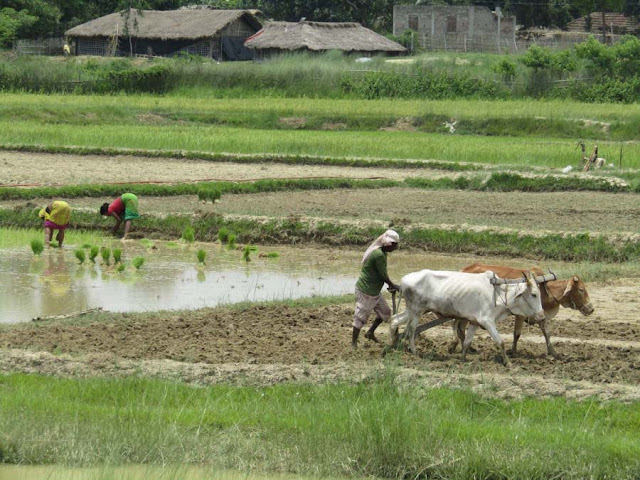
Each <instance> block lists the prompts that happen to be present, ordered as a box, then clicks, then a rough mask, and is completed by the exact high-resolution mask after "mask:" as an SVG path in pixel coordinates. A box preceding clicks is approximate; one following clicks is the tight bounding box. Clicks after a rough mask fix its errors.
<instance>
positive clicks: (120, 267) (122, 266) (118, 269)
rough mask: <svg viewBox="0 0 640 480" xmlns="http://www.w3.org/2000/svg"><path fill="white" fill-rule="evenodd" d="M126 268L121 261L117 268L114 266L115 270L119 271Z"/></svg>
mask: <svg viewBox="0 0 640 480" xmlns="http://www.w3.org/2000/svg"><path fill="white" fill-rule="evenodd" d="M126 268H127V267H126V266H125V264H124V263H121V264H120V265H118V268H116V271H117V272H120V273H121V272H124V271H125V270H126Z"/></svg>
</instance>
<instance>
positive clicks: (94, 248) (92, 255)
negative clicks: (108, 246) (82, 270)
mask: <svg viewBox="0 0 640 480" xmlns="http://www.w3.org/2000/svg"><path fill="white" fill-rule="evenodd" d="M99 253H100V247H98V246H97V245H93V246H92V247H91V250H89V260H91V263H96V257H97V256H98V254H99Z"/></svg>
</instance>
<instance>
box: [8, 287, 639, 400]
mask: <svg viewBox="0 0 640 480" xmlns="http://www.w3.org/2000/svg"><path fill="white" fill-rule="evenodd" d="M636 289H637V287H636V285H635V283H633V281H632V280H627V281H621V282H616V284H615V285H597V284H594V285H590V294H591V298H592V302H593V303H594V306H595V307H596V311H595V313H594V314H593V315H591V316H589V317H584V316H582V315H581V314H579V313H578V312H576V311H573V310H570V309H562V310H561V312H560V314H559V315H558V317H557V318H556V320H555V321H554V322H553V326H552V331H553V337H554V343H555V346H556V349H557V351H558V352H559V353H560V355H561V358H559V359H554V358H552V357H549V356H547V355H546V347H545V345H544V341H543V338H542V335H541V333H540V331H539V329H538V328H537V327H525V330H524V332H523V336H522V337H521V339H520V342H519V352H518V354H517V355H516V356H514V357H513V359H512V366H511V367H510V368H508V369H507V368H505V367H504V366H502V365H501V364H500V363H499V362H498V357H497V355H496V349H495V346H494V344H493V343H492V341H491V339H490V338H489V336H488V335H487V334H486V333H485V332H478V334H477V335H476V338H475V340H474V347H476V348H477V349H478V353H477V354H472V355H470V356H469V357H468V361H467V362H466V363H462V362H461V360H460V354H459V352H457V353H454V354H450V353H448V351H447V346H448V342H449V340H450V338H451V330H450V327H449V326H447V325H444V326H440V327H436V328H434V329H432V330H429V331H427V332H425V333H423V334H421V336H420V338H419V339H418V341H417V349H418V353H419V355H418V356H417V357H414V356H412V355H410V354H408V353H397V354H392V355H391V356H387V357H386V358H383V345H381V344H376V343H373V342H371V341H367V340H365V339H361V341H360V345H359V348H358V349H357V350H356V351H352V349H351V347H350V338H351V319H352V314H353V306H352V305H350V304H339V305H333V306H326V307H314V308H303V307H286V306H275V305H272V306H265V305H256V306H253V307H250V308H245V309H228V308H217V309H207V310H200V311H195V312H159V313H152V314H109V313H103V314H99V315H98V316H97V317H95V318H90V319H87V320H82V319H76V320H74V319H71V320H56V321H49V322H43V323H35V324H30V325H26V326H25V325H23V326H8V327H3V328H2V329H1V330H0V369H1V370H4V371H26V372H33V371H35V372H40V373H47V374H53V375H57V374H61V375H124V374H132V373H142V374H145V375H152V376H158V377H162V378H181V379H183V380H186V381H190V382H195V383H216V382H229V381H231V382H234V383H241V384H272V383H276V382H281V381H313V382H326V381H337V380H347V381H350V380H359V379H362V378H363V377H365V376H368V375H376V374H379V373H380V372H381V371H383V370H384V369H385V368H390V367H389V365H395V366H394V367H392V368H394V369H396V370H395V373H394V374H395V375H398V376H399V378H404V379H405V380H407V381H411V382H412V383H414V382H419V384H422V385H424V386H433V385H454V386H467V387H471V388H473V389H475V390H477V391H481V392H483V393H485V394H488V395H497V396H515V397H517V396H522V395H541V396H548V395H566V396H571V397H576V398H583V397H585V396H590V395H596V396H599V397H601V398H620V399H624V400H629V399H640V389H638V388H637V387H636V385H638V384H639V383H640V340H638V334H639V333H640V325H638V323H637V318H636V317H637V309H636V304H637V299H636V295H635V291H636ZM512 325H513V323H512V322H511V321H510V320H508V321H506V322H504V323H503V324H502V325H500V330H501V334H502V335H503V338H504V339H505V341H506V342H507V343H508V344H509V343H510V338H511V337H510V334H511V329H512ZM387 330H388V328H387V326H386V325H383V326H381V327H380V329H379V338H380V340H382V341H383V342H386V341H387V338H388V337H387ZM390 359H391V360H390ZM408 379H409V380H408Z"/></svg>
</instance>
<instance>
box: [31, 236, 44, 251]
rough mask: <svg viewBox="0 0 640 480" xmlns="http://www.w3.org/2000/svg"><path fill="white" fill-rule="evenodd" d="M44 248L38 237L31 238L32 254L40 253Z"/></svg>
mask: <svg viewBox="0 0 640 480" xmlns="http://www.w3.org/2000/svg"><path fill="white" fill-rule="evenodd" d="M43 250H44V242H43V241H42V240H40V239H39V238H34V239H33V240H31V251H32V252H33V254H34V255H40V254H41V253H42V251H43Z"/></svg>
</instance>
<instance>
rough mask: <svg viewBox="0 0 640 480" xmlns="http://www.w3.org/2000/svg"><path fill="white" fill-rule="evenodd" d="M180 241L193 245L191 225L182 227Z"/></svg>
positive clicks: (193, 238)
mask: <svg viewBox="0 0 640 480" xmlns="http://www.w3.org/2000/svg"><path fill="white" fill-rule="evenodd" d="M182 239H183V240H184V241H185V242H187V243H193V241H194V240H195V236H194V234H193V227H192V226H191V225H187V226H186V227H184V230H183V231H182Z"/></svg>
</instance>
